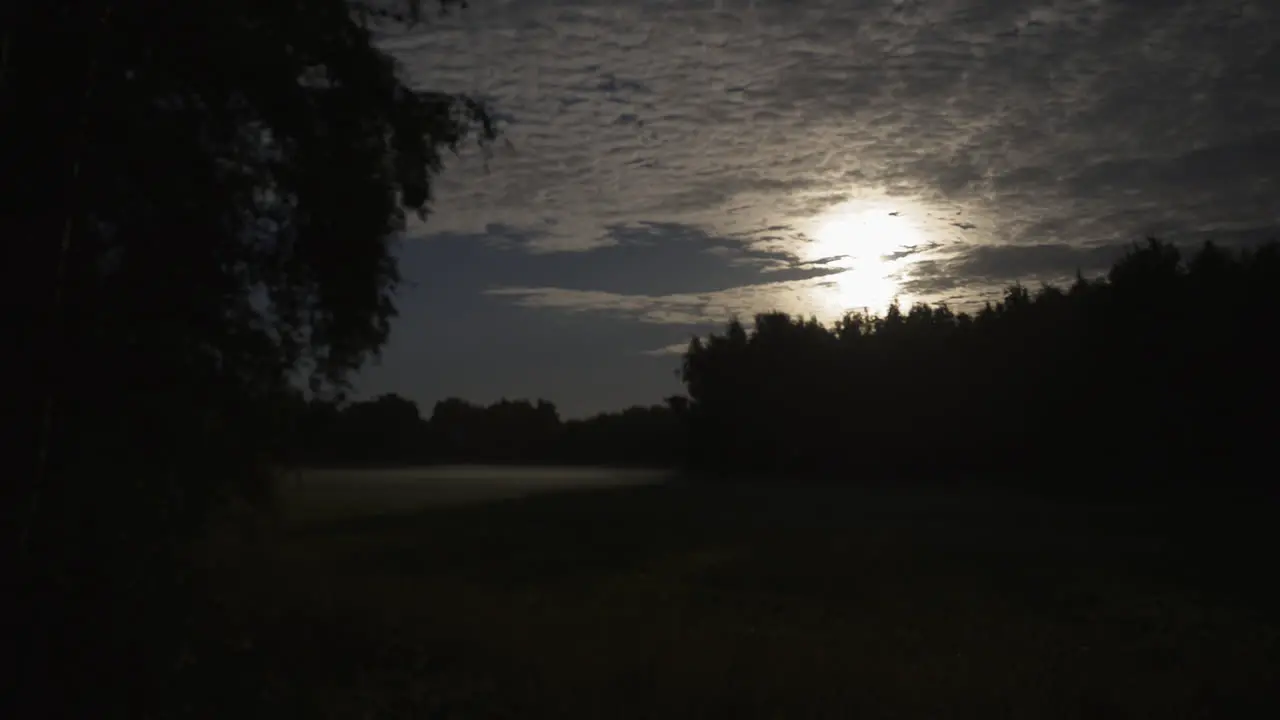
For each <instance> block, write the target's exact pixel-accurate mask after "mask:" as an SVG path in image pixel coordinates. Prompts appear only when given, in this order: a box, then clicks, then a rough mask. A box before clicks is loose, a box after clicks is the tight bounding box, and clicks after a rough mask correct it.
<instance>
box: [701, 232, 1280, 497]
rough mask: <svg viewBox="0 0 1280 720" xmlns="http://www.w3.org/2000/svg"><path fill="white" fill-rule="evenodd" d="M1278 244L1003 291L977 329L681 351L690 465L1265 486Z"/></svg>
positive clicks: (863, 326)
mask: <svg viewBox="0 0 1280 720" xmlns="http://www.w3.org/2000/svg"><path fill="white" fill-rule="evenodd" d="M1278 316H1280V252H1278V251H1277V246H1276V245H1275V244H1270V245H1266V246H1263V247H1261V248H1258V249H1256V250H1253V251H1247V252H1243V253H1238V254H1232V253H1228V252H1226V251H1224V250H1222V249H1221V248H1219V247H1217V246H1215V245H1213V244H1206V245H1205V246H1204V247H1203V248H1202V249H1200V250H1199V251H1198V252H1196V253H1195V254H1194V255H1193V256H1192V257H1191V258H1190V259H1189V260H1187V261H1186V262H1184V261H1183V259H1182V256H1181V254H1180V253H1179V252H1178V250H1177V249H1176V248H1175V247H1174V246H1172V245H1170V244H1168V243H1163V242H1160V241H1157V240H1150V241H1148V242H1147V244H1145V245H1143V246H1135V247H1134V248H1132V249H1131V251H1130V252H1129V253H1128V254H1127V255H1126V256H1125V257H1123V258H1122V259H1121V260H1119V261H1118V262H1117V263H1116V264H1115V266H1114V267H1113V268H1112V269H1111V271H1110V272H1109V273H1108V275H1107V276H1106V277H1105V278H1101V279H1098V280H1094V281H1089V280H1085V279H1084V278H1082V277H1081V278H1078V279H1077V281H1076V282H1075V284H1074V285H1072V286H1071V287H1070V288H1068V289H1065V290H1063V289H1060V288H1056V287H1043V288H1041V289H1039V290H1037V291H1036V292H1034V293H1033V292H1031V291H1029V290H1028V289H1027V288H1025V287H1022V286H1020V285H1015V286H1013V287H1010V288H1009V289H1008V290H1006V292H1005V295H1004V298H1003V299H1002V300H1001V301H1000V302H996V303H994V304H992V303H988V304H987V305H986V306H985V307H983V308H982V309H981V310H980V311H978V312H977V313H976V314H973V315H969V314H966V313H954V312H952V311H951V310H950V309H948V308H947V307H945V306H935V307H930V306H928V305H916V306H914V307H912V308H910V309H909V310H908V311H906V312H904V311H903V310H902V309H901V308H900V307H899V306H897V305H896V304H895V305H893V306H892V307H890V308H889V310H888V312H887V313H886V314H885V315H884V316H883V317H876V316H873V317H868V316H864V315H859V314H854V315H848V316H846V317H844V318H842V319H841V320H839V321H838V322H836V323H835V324H834V326H833V327H831V328H826V327H823V326H822V325H820V324H818V323H816V322H815V321H813V320H808V321H804V320H800V319H794V318H791V317H788V316H787V315H785V314H780V313H770V314H764V315H760V316H758V317H756V319H755V324H754V328H753V329H752V331H750V332H748V331H747V330H746V328H744V327H743V325H742V324H741V323H739V322H737V321H734V322H732V323H730V324H729V326H728V328H727V329H726V331H725V332H724V333H723V334H713V335H711V336H710V337H708V338H706V339H695V340H693V341H692V342H691V343H690V346H689V349H688V351H687V352H686V353H685V355H684V358H683V364H682V375H683V378H684V381H685V383H686V385H687V387H688V391H689V397H690V399H691V401H692V402H691V406H690V409H689V416H690V418H691V425H690V427H691V432H692V433H693V435H692V437H691V439H690V448H691V453H692V455H691V458H690V459H691V461H692V462H693V463H694V464H695V465H697V466H699V467H702V468H703V469H712V470H723V471H729V472H743V471H765V472H771V473H774V474H776V475H777V476H778V477H792V478H794V477H797V471H803V470H810V471H821V472H823V473H826V474H827V475H828V476H829V477H833V478H838V479H842V480H847V481H851V482H859V481H862V482H868V481H878V480H883V479H897V478H901V477H903V476H909V475H916V474H923V475H925V476H928V477H934V478H939V479H946V480H949V481H952V482H960V481H962V480H963V479H964V476H965V473H963V472H962V471H966V470H967V471H971V473H970V474H971V475H972V474H977V473H979V471H980V472H982V473H985V474H986V475H987V476H988V477H990V476H991V474H992V473H1007V474H1009V475H1011V476H1015V477H1016V478H1017V482H1019V483H1021V484H1023V485H1026V486H1034V485H1036V484H1038V483H1040V484H1044V483H1047V482H1050V481H1051V480H1062V481H1065V482H1067V483H1068V484H1069V485H1072V486H1076V487H1084V486H1088V485H1096V484H1105V485H1110V486H1111V487H1113V488H1115V487H1120V486H1124V487H1128V488H1132V489H1135V490H1150V489H1153V487H1161V486H1164V487H1167V486H1170V485H1174V484H1186V483H1193V484H1194V483H1197V482H1198V483H1200V484H1201V485H1204V484H1209V485H1215V484H1216V485H1219V486H1221V485H1226V484H1228V483H1229V478H1230V479H1231V480H1232V481H1234V482H1244V481H1248V480H1260V477H1259V476H1257V475H1256V474H1252V473H1250V472H1249V471H1248V470H1247V468H1249V467H1250V466H1251V463H1252V462H1255V461H1263V462H1266V448H1267V447H1268V440H1267V433H1268V432H1270V430H1267V428H1274V427H1276V423H1277V420H1280V417H1278V416H1277V403H1276V401H1277V400H1278V399H1280V398H1277V384H1276V383H1275V381H1274V377H1273V374H1274V368H1276V367H1280V364H1278V363H1277V361H1280V350H1278V349H1277V347H1276V345H1275V343H1273V342H1272V341H1271V339H1270V338H1269V337H1268V335H1269V333H1268V331H1267V330H1266V328H1268V327H1270V325H1271V324H1272V323H1274V319H1275V318H1276V317H1278Z"/></svg>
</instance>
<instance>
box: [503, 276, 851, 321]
mask: <svg viewBox="0 0 1280 720" xmlns="http://www.w3.org/2000/svg"><path fill="white" fill-rule="evenodd" d="M485 294H486V295H489V296H494V297H505V298H510V299H511V300H512V301H513V302H515V303H516V304H517V305H518V306H520V307H525V308H537V309H543V310H556V311H560V312H568V313H587V312H591V313H602V314H607V315H612V316H614V317H618V318H625V319H629V320H633V321H638V322H642V323H650V324H661V325H682V326H686V327H691V328H695V327H696V328H707V327H713V326H719V325H722V324H724V323H725V322H727V321H728V320H729V319H731V318H733V317H751V316H753V315H755V314H756V313H760V312H766V311H771V310H778V311H782V312H787V313H790V314H792V315H800V316H809V315H816V316H821V317H824V318H827V319H830V318H832V317H834V316H836V315H838V314H839V312H840V308H839V307H838V306H837V304H836V297H835V296H834V295H833V293H832V290H831V282H830V281H829V280H826V279H824V278H822V277H817V278H809V279H804V280H786V281H779V282H766V283H758V284H754V285H743V286H738V287H732V288H727V289H724V290H716V291H710V292H699V293H680V294H668V295H642V294H624V293H613V292H604V291H599V290H571V289H567V288H560V287H501V288H492V289H490V290H487V291H485Z"/></svg>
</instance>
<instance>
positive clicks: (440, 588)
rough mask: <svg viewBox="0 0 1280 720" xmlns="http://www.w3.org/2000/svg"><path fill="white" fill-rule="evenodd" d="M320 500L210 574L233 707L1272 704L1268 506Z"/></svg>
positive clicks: (694, 494)
mask: <svg viewBox="0 0 1280 720" xmlns="http://www.w3.org/2000/svg"><path fill="white" fill-rule="evenodd" d="M313 499H314V498H313ZM311 509H312V510H313V511H314V510H315V509H316V508H315V507H314V506H313V507H312V508H311ZM338 514H339V513H336V512H335V513H330V514H323V513H321V514H311V515H310V516H309V518H310V519H309V521H307V522H300V523H297V524H295V525H294V526H293V527H291V528H290V529H289V530H288V531H287V532H286V533H284V534H283V535H282V536H281V537H279V538H276V539H275V540H273V541H272V542H270V543H269V545H268V546H266V547H263V548H259V549H256V550H254V551H253V552H252V553H248V554H245V555H244V556H242V557H241V558H240V559H239V560H238V561H237V562H235V563H233V564H232V566H231V567H228V568H226V569H224V571H223V573H222V575H221V576H220V584H219V586H218V587H219V593H220V595H221V597H222V602H223V604H224V607H225V608H226V609H228V610H230V612H228V613H226V618H228V619H226V620H224V621H223V622H224V624H222V625H219V626H217V627H218V631H217V632H218V634H219V637H221V638H224V639H225V641H226V643H227V644H228V646H229V647H233V648H235V650H234V652H232V653H230V654H229V655H228V656H227V657H226V658H223V659H220V660H217V661H216V663H217V666H214V667H211V666H210V663H206V665H205V666H204V667H203V671H204V675H205V676H207V677H209V676H211V677H219V678H221V680H220V692H219V697H220V698H222V700H223V701H225V702H226V703H227V704H228V705H227V708H228V711H230V709H231V704H232V703H233V702H236V703H243V702H249V703H250V705H251V706H252V707H253V708H254V709H256V710H258V711H260V712H262V713H263V714H275V715H276V716H280V715H281V714H284V715H286V716H305V717H342V718H363V717H467V718H490V717H510V718H531V717H557V718H563V717H574V718H579V717H582V718H685V717H687V718H693V717H697V718H711V717H724V718H730V717H733V718H755V717H780V718H781V717H786V718H801V717H832V718H849V717H901V718H947V717H973V718H979V717H981V718H992V717H1028V718H1068V717H1081V718H1083V717H1089V718H1106V717H1160V718H1178V717H1241V716H1250V717H1280V696H1278V691H1277V687H1280V684H1278V683H1280V625H1278V623H1277V614H1276V612H1275V608H1276V607H1277V606H1276V605H1275V602H1276V600H1278V599H1280V598H1278V597H1277V595H1276V593H1275V591H1274V590H1273V589H1272V588H1270V587H1269V585H1270V580H1271V575H1272V574H1273V569H1272V567H1271V564H1272V562H1271V561H1272V558H1273V556H1274V552H1273V546H1272V545H1270V544H1269V543H1270V542H1271V538H1272V537H1274V534H1273V531H1271V530H1270V529H1269V520H1270V519H1271V518H1272V517H1274V512H1273V508H1268V507H1259V506H1251V507H1248V508H1230V507H1218V508H1206V507H1200V508H1194V509H1188V508H1183V509H1176V510H1172V509H1171V510H1163V511H1158V512H1157V511H1154V510H1149V509H1147V510H1143V509H1139V508H1135V507H1126V506H1089V505H1083V504H1068V503H1062V502H1059V503H1048V502H1038V501H1035V500H1032V499H1027V498H1013V497H1007V496H1005V497H998V496H971V497H955V496H951V495H949V494H947V493H942V492H936V491H935V492H928V493H926V492H918V493H905V492H904V493H888V492H883V491H881V492H865V491H864V492H858V491H849V490H838V489H831V488H815V489H800V488H796V489H778V488H744V487H740V488H723V487H716V488H701V487H693V486H687V485H659V486H620V487H611V488H609V489H604V490H599V491H586V492H583V491H580V492H575V493H563V494H546V495H540V496H531V497H520V498H514V499H506V500H495V501H493V502H488V503H483V504H470V505H449V506H441V507H434V508H425V509H419V510H416V511H413V512H407V513H399V514H386V515H379V516H368V515H366V516H363V517H347V518H340V517H338ZM322 516H323V517H324V518H327V519H323V520H321V519H320V518H321V517H322ZM211 662H215V661H211Z"/></svg>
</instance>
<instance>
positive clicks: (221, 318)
mask: <svg viewBox="0 0 1280 720" xmlns="http://www.w3.org/2000/svg"><path fill="white" fill-rule="evenodd" d="M446 4H447V3H446ZM404 8H405V12H406V13H408V14H409V15H410V16H411V17H412V18H413V19H416V18H417V17H419V15H420V13H419V11H418V4H417V3H416V2H413V3H406V4H405V6H404ZM390 9H391V6H390V5H389V4H388V3H381V2H370V3H365V4H364V5H363V6H360V5H357V6H353V5H352V4H350V3H348V2H346V1H345V0H302V1H300V2H288V3H280V2H249V1H247V0H231V1H230V2H210V1H208V0H195V1H194V2H184V3H177V4H174V3H162V2H154V1H151V0H111V1H110V2H108V1H107V0H84V1H83V2H74V3H44V2H23V3H18V4H16V5H15V6H13V7H11V8H9V9H7V10H6V11H5V12H6V18H5V19H6V23H5V27H4V28H3V30H2V31H0V32H3V33H4V34H3V38H2V40H3V53H0V108H2V109H3V114H2V116H0V117H2V120H0V122H3V125H2V126H0V162H2V163H3V168H4V177H5V179H6V180H7V181H8V182H7V183H6V187H5V188H4V192H3V193H0V196H2V197H3V200H2V201H0V202H3V203H4V206H3V208H2V209H3V212H2V213H0V216H2V217H3V220H2V222H3V227H2V228H0V234H2V235H3V236H4V238H5V245H6V248H5V250H6V262H5V263H4V270H5V278H4V279H5V281H6V282H5V289H6V291H8V292H9V293H11V297H10V298H8V299H9V302H8V303H7V307H8V308H11V309H13V313H14V315H15V317H14V322H13V323H11V324H8V328H7V330H8V331H9V332H10V333H11V334H10V336H9V337H8V338H6V339H7V340H8V341H9V346H10V347H14V348H20V349H22V350H23V351H24V354H23V355H22V356H21V358H20V359H21V361H22V363H23V366H22V367H20V368H19V369H18V370H19V371H20V373H21V376H22V377H24V378H29V379H30V382H28V383H25V384H24V391H25V392H24V400H25V402H24V403H23V404H22V407H21V410H20V412H21V413H22V415H23V418H22V419H23V420H25V421H26V422H24V424H23V427H27V428H32V431H31V432H30V433H29V437H26V438H24V439H29V440H30V441H31V442H29V443H26V445H27V446H28V447H31V448H38V450H39V452H38V453H34V454H33V455H32V456H29V457H28V456H23V457H22V458H19V459H18V462H16V463H15V465H16V466H17V467H19V468H21V471H20V472H19V477H20V478H22V479H23V480H24V482H21V483H18V484H17V487H16V488H14V494H15V497H14V498H12V499H13V500H14V503H13V504H12V505H11V506H12V507H17V508H20V510H19V511H18V512H17V513H16V514H15V520H16V522H15V523H14V524H13V526H14V527H17V528H18V529H19V532H18V533H17V534H18V535H19V536H20V537H18V538H16V544H18V545H19V546H20V547H21V551H20V556H21V558H22V563H23V572H24V574H23V575H22V577H23V578H24V579H23V580H22V581H20V583H21V586H22V592H23V594H24V597H25V598H26V599H27V600H28V601H29V602H28V603H27V607H32V608H37V609H38V610H39V614H40V617H42V618H44V619H45V620H47V622H45V623H44V624H41V623H40V622H35V623H34V624H32V627H43V628H45V629H46V630H47V629H49V628H52V627H55V626H60V625H59V624H60V623H61V622H62V621H63V620H66V618H67V617H69V616H71V615H74V614H75V612H77V611H75V610H74V609H73V608H69V606H66V603H71V604H72V605H74V604H75V603H79V602H84V603H92V602H101V603H102V604H103V606H104V607H107V606H109V605H111V604H112V603H114V604H116V606H118V607H127V606H129V604H130V603H137V602H142V601H143V600H144V599H146V600H147V601H148V602H150V601H152V600H154V601H156V602H158V601H159V594H160V593H161V592H162V591H163V592H169V591H173V592H177V588H178V587H179V585H181V583H180V582H178V580H179V579H180V578H175V577H174V576H173V574H172V573H170V572H169V570H168V569H172V568H175V567H177V566H178V565H177V564H176V563H177V558H176V555H175V554H176V553H177V552H178V551H179V550H180V549H181V548H182V547H183V546H184V543H185V542H186V540H187V539H188V538H190V537H191V536H193V535H195V534H197V533H198V532H199V530H200V528H201V527H203V522H204V519H205V518H206V517H207V516H208V514H209V512H210V510H211V509H212V508H214V507H216V506H217V505H218V503H219V502H220V501H221V500H224V499H226V498H227V497H229V496H231V495H234V494H241V495H243V494H245V493H251V492H254V491H255V489H258V488H261V487H262V486H261V484H260V483H259V482H257V481H258V480H259V479H260V478H261V471H262V469H263V468H264V467H265V466H266V463H265V461H266V460H267V459H269V458H270V454H271V453H272V452H273V451H274V450H275V449H276V448H277V447H279V445H280V443H279V441H278V439H277V438H278V436H279V434H280V432H282V428H281V427H279V426H278V422H277V421H278V419H280V418H282V417H285V416H286V415H287V413H279V412H273V411H271V410H270V408H272V407H274V406H273V403H275V402H276V399H277V398H278V397H280V395H281V392H282V389H283V388H284V387H286V386H287V385H288V383H289V382H290V380H291V379H292V378H294V377H297V376H299V375H302V376H306V377H309V378H310V381H311V383H312V385H313V387H314V388H316V389H317V390H319V391H327V390H330V389H334V388H340V387H341V386H342V385H343V384H344V382H345V380H346V378H347V377H348V375H349V374H350V373H351V372H352V371H353V370H354V369H356V368H358V367H359V366H360V365H361V364H362V363H363V362H365V361H366V360H367V359H368V358H369V357H370V356H371V355H373V354H375V353H376V352H377V351H378V349H379V348H380V347H381V345H382V344H383V343H384V342H385V340H386V337H387V332H388V328H389V321H390V319H391V317H392V316H393V315H394V313H395V306H394V302H393V293H394V291H395V288H396V283H397V281H398V279H399V278H398V274H397V271H396V265H395V261H394V257H393V255H392V252H391V251H392V239H393V237H394V235H395V232H396V231H397V230H398V229H399V228H401V227H403V226H404V222H405V220H406V217H407V215H408V214H417V215H419V216H423V217H425V215H426V213H427V211H428V209H429V201H430V197H431V180H432V177H433V176H434V174H435V173H436V172H437V171H438V170H439V169H440V167H441V163H442V153H443V152H445V151H447V150H448V149H450V148H455V147H457V146H458V144H459V143H460V142H462V141H463V140H464V138H466V137H467V136H468V134H473V136H474V137H477V138H478V139H479V140H480V141H482V142H483V141H485V140H487V139H489V138H491V137H492V136H493V134H494V127H493V125H492V123H491V122H490V120H489V116H488V115H487V113H486V112H485V109H484V108H483V107H482V106H481V105H480V104H479V103H478V102H476V101H475V100H473V99H471V98H467V97H460V96H454V95H449V94H446V93H441V92H434V91H429V90H420V89H417V88H415V87H414V86H413V85H412V84H411V83H410V81H409V80H407V79H405V78H404V77H402V76H401V74H400V73H399V72H398V71H397V68H396V65H395V63H394V62H393V61H392V59H391V58H390V57H389V56H387V55H386V54H385V53H383V52H381V51H380V50H379V49H378V48H377V47H376V46H375V45H374V42H373V35H372V33H371V31H370V30H369V29H368V28H367V27H366V26H365V24H364V20H362V18H369V17H376V16H378V15H386V14H387V13H388V11H389V10H390ZM160 585H164V588H161V587H160ZM76 598H92V600H83V601H81V600H78V599H76ZM104 598H111V600H110V602H108V601H107V600H104ZM167 606H168V605H166V607H167ZM58 613H61V614H58ZM157 616H158V614H157ZM85 617H86V618H87V617H89V615H85ZM37 619H39V618H37ZM72 625H74V624H68V625H67V628H71V626H72ZM89 630H90V628H88V627H86V626H83V625H80V626H76V627H75V628H74V629H64V630H58V633H59V637H61V640H57V641H55V639H53V638H51V637H50V636H45V637H43V638H37V639H34V640H32V645H31V646H28V647H26V648H24V649H26V650H30V651H32V652H37V651H39V652H47V654H48V656H49V657H53V656H54V655H56V653H57V652H58V650H57V649H56V648H60V650H61V651H66V652H70V651H71V650H72V649H73V648H74V647H75V646H76V645H77V643H80V644H84V645H86V647H88V646H89V645H91V643H87V642H85V638H79V639H77V638H76V637H75V634H76V633H77V632H80V633H88V632H89ZM32 633H33V635H32V636H31V637H36V635H38V633H37V632H36V631H35V630H33V631H32ZM154 636H155V637H157V638H162V639H163V638H164V637H165V633H161V632H157V633H155V634H154ZM86 637H87V635H86ZM59 643H61V645H59ZM55 646H56V648H55ZM103 647H110V648H112V649H111V650H109V651H108V650H104V652H107V656H106V657H103V658H100V659H101V660H102V663H101V664H102V666H104V667H117V666H118V664H117V663H115V660H114V659H111V660H108V658H110V657H112V655H114V654H119V652H120V648H119V647H116V646H111V645H109V644H108V645H106V646H103ZM86 652H87V650H86ZM143 654H144V653H139V656H141V655H143ZM139 662H141V660H139ZM27 667H29V668H31V672H33V673H34V672H37V670H36V669H35V668H38V667H40V663H39V662H31V663H28V664H27ZM46 669H47V668H46ZM126 674H127V673H126V671H125V670H124V669H121V676H122V677H123V676H125V675H126ZM136 676H137V673H133V674H132V675H131V677H136ZM87 681H88V680H86V682H87ZM103 685H104V686H106V685H109V683H106V682H104V683H103ZM128 687H129V686H128V684H127V683H121V685H120V688H121V689H120V695H119V697H118V698H117V699H118V700H120V701H121V702H125V701H126V700H127V698H128V696H129V693H130V690H129V689H128ZM75 696H76V693H75V692H73V691H70V690H67V691H64V692H63V697H67V698H70V697H75ZM98 700H99V701H101V700H103V699H102V698H101V697H99V698H98ZM94 707H95V709H94V712H95V713H99V712H101V711H102V707H104V706H94ZM108 714H111V713H108Z"/></svg>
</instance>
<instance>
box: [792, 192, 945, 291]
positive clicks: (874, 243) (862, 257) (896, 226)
mask: <svg viewBox="0 0 1280 720" xmlns="http://www.w3.org/2000/svg"><path fill="white" fill-rule="evenodd" d="M921 240H922V238H921V234H920V231H919V229H918V228H917V227H916V226H915V225H914V223H912V222H911V220H910V219H909V218H907V217H905V216H903V215H901V214H898V213H897V212H894V211H891V210H886V209H872V210H862V211H856V212H850V211H845V212H838V213H836V214H835V215H833V216H831V217H829V218H826V219H825V220H822V221H820V222H819V224H818V227H817V230H816V231H815V232H814V234H813V241H812V242H811V243H810V245H809V248H808V252H807V255H808V259H809V260H810V261H824V264H826V265H827V266H828V267H834V268H842V271H841V272H839V273H838V274H836V275H834V276H833V277H832V278H831V281H832V282H831V283H830V284H827V285H825V286H824V288H823V289H824V294H825V295H826V296H827V297H826V298H824V299H825V301H826V302H827V303H828V304H833V305H835V306H836V310H837V311H838V312H841V313H843V312H845V311H848V310H863V309H865V310H868V311H871V312H883V311H884V309H885V308H887V307H888V306H889V304H890V303H891V302H893V300H894V298H895V297H896V296H897V295H898V290H899V288H898V282H897V281H896V280H895V278H894V276H895V275H897V274H898V272H899V270H900V269H901V264H902V263H901V261H899V260H895V259H893V258H892V257H891V256H892V255H893V254H894V253H896V252H898V251H901V250H903V249H906V248H910V247H912V246H915V245H918V244H919V243H920V242H921Z"/></svg>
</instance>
